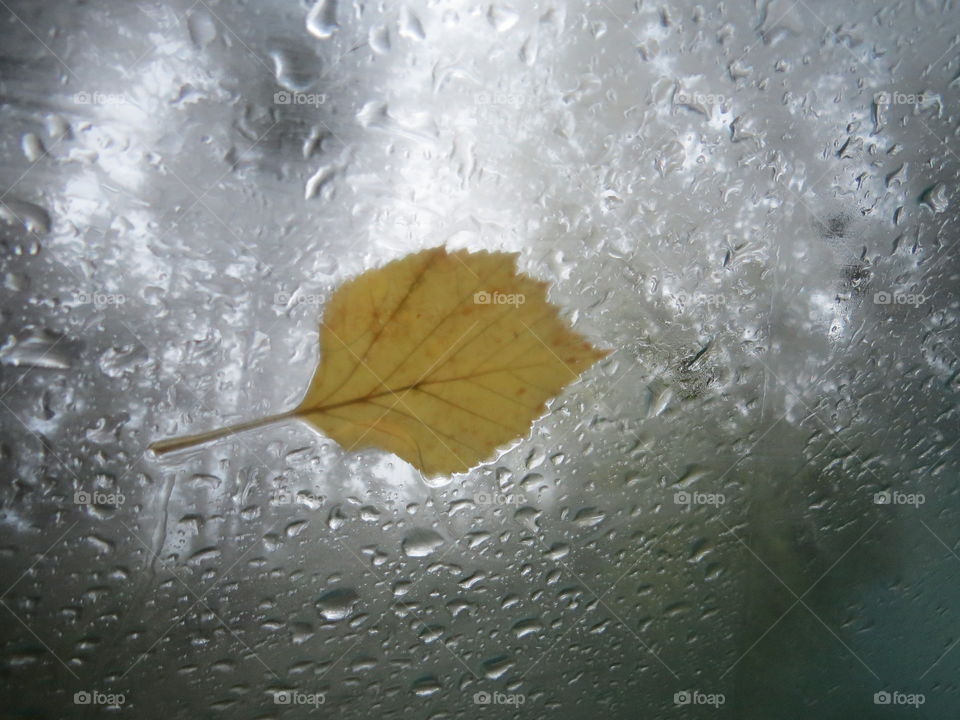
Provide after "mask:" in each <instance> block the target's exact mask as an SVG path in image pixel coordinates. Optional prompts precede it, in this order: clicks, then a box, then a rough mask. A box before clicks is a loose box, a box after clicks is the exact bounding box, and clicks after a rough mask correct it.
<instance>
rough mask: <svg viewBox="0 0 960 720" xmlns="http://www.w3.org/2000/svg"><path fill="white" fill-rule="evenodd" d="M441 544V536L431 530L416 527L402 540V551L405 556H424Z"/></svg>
mask: <svg viewBox="0 0 960 720" xmlns="http://www.w3.org/2000/svg"><path fill="white" fill-rule="evenodd" d="M441 545H443V537H441V536H440V535H439V534H438V533H436V532H434V531H433V530H427V529H425V528H417V529H416V530H413V531H412V532H410V534H409V535H407V536H406V537H405V538H404V540H403V553H404V555H406V556H407V557H426V556H427V555H430V554H431V553H432V552H433V551H434V550H436V549H437V548H438V547H440V546H441Z"/></svg>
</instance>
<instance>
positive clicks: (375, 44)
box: [367, 27, 390, 55]
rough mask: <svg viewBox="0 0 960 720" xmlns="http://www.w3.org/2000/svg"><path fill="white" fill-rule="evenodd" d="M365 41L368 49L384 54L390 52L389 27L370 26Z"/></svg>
mask: <svg viewBox="0 0 960 720" xmlns="http://www.w3.org/2000/svg"><path fill="white" fill-rule="evenodd" d="M367 42H368V43H369V45H370V49H371V50H373V51H374V52H375V53H377V54H378V55H386V54H387V53H388V52H390V29H389V28H387V27H372V28H370V34H369V35H368V36H367Z"/></svg>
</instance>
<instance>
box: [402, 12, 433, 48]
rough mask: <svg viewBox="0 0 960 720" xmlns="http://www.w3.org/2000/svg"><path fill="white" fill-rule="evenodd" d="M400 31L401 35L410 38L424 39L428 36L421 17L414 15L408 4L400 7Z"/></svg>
mask: <svg viewBox="0 0 960 720" xmlns="http://www.w3.org/2000/svg"><path fill="white" fill-rule="evenodd" d="M399 31H400V37H402V38H407V39H408V40H423V39H425V38H426V37H427V34H426V33H425V32H424V31H423V25H422V24H421V22H420V18H418V17H417V16H416V15H414V14H413V12H412V11H411V10H410V8H408V7H407V6H403V7H402V8H401V9H400V21H399Z"/></svg>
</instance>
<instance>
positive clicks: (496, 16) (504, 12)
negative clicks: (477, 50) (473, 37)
mask: <svg viewBox="0 0 960 720" xmlns="http://www.w3.org/2000/svg"><path fill="white" fill-rule="evenodd" d="M519 19H520V16H519V15H518V14H517V11H516V10H514V9H513V8H511V7H507V6H505V5H491V6H490V9H489V10H488V11H487V20H489V21H490V24H491V25H493V27H494V29H496V31H497V32H506V31H507V30H509V29H510V28H512V27H513V26H514V25H516V24H517V21H518V20H519Z"/></svg>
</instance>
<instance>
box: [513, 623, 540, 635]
mask: <svg viewBox="0 0 960 720" xmlns="http://www.w3.org/2000/svg"><path fill="white" fill-rule="evenodd" d="M542 630H543V623H541V622H540V621H539V620H538V619H537V618H530V619H529V620H521V621H520V622H518V623H516V624H515V625H514V626H513V634H514V637H516V638H518V639H519V638H522V637H526V636H527V635H533V634H535V633H538V632H541V631H542Z"/></svg>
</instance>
